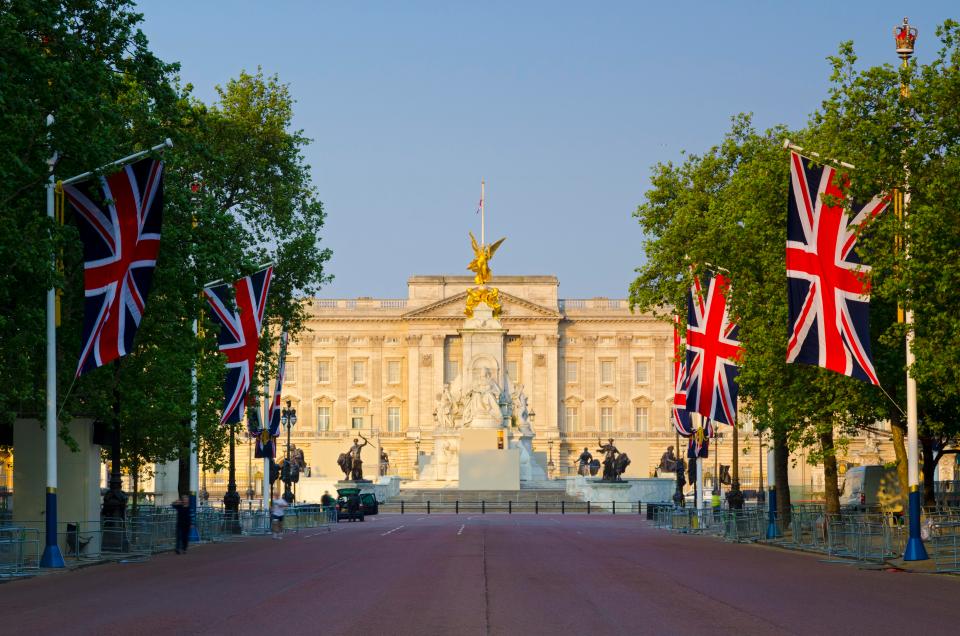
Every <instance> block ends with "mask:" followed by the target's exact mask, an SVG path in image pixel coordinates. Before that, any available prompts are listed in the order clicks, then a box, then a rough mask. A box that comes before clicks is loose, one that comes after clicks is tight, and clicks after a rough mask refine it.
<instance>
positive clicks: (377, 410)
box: [367, 336, 387, 473]
mask: <svg viewBox="0 0 960 636" xmlns="http://www.w3.org/2000/svg"><path fill="white" fill-rule="evenodd" d="M367 341H368V342H369V343H370V398H371V399H370V416H371V419H370V422H371V427H372V428H375V429H376V430H378V431H384V430H386V428H387V422H386V419H385V417H384V414H383V413H384V411H383V336H370V337H369V338H368V339H367ZM377 465H378V466H379V465H380V450H379V448H378V449H377ZM378 473H379V469H378Z"/></svg>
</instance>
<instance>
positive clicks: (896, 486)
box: [840, 466, 903, 512]
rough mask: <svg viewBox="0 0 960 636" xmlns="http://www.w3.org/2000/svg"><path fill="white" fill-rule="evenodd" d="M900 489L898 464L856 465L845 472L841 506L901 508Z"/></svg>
mask: <svg viewBox="0 0 960 636" xmlns="http://www.w3.org/2000/svg"><path fill="white" fill-rule="evenodd" d="M901 492H902V491H901V489H900V480H899V478H898V477H897V469H896V467H889V468H887V467H885V466H853V467H851V468H848V469H847V473H846V474H845V475H844V476H843V483H842V484H841V486H840V507H841V508H848V509H856V510H883V511H884V512H902V511H903V500H902V498H901Z"/></svg>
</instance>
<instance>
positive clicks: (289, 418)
mask: <svg viewBox="0 0 960 636" xmlns="http://www.w3.org/2000/svg"><path fill="white" fill-rule="evenodd" d="M280 423H281V424H283V426H284V427H285V428H286V429H287V456H286V459H284V460H283V463H284V471H283V472H284V475H283V499H284V501H286V502H287V503H292V502H293V492H291V491H290V481H291V477H292V476H293V475H292V474H291V473H292V472H293V470H292V466H291V464H290V431H292V430H293V427H294V426H296V425H297V409H295V408H292V407H291V406H290V400H287V408H285V409H281V410H280Z"/></svg>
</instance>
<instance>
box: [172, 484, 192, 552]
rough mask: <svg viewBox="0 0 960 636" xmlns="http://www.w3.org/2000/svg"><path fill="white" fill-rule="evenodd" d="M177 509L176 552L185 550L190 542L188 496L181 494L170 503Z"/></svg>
mask: <svg viewBox="0 0 960 636" xmlns="http://www.w3.org/2000/svg"><path fill="white" fill-rule="evenodd" d="M171 505H172V507H173V509H174V510H176V511H177V538H176V542H177V554H180V553H181V552H186V551H187V544H188V543H189V542H190V498H189V497H187V496H186V495H183V496H182V497H180V498H179V499H177V500H176V501H175V502H173V504H171Z"/></svg>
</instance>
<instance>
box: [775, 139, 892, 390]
mask: <svg viewBox="0 0 960 636" xmlns="http://www.w3.org/2000/svg"><path fill="white" fill-rule="evenodd" d="M841 179H845V176H838V175H837V171H836V170H835V169H834V168H832V167H830V166H811V165H810V164H809V162H808V161H807V160H806V158H805V157H802V156H800V155H798V154H797V153H795V152H792V153H790V196H789V200H788V206H787V255H786V261H787V291H788V295H789V304H790V333H789V341H788V343H787V362H798V363H803V364H810V365H814V366H819V367H823V368H825V369H830V370H831V371H836V372H837V373H841V374H843V375H849V376H851V377H854V378H857V379H859V380H864V381H866V382H870V383H872V384H877V385H879V384H880V382H879V380H878V379H877V374H876V371H875V370H874V368H873V360H872V355H871V352H870V281H869V274H870V268H869V267H867V266H866V265H864V264H863V263H862V262H861V261H860V257H859V256H858V255H857V252H856V249H854V248H855V246H856V243H857V235H858V232H859V230H860V228H861V226H862V225H863V224H865V223H867V222H869V221H870V219H872V218H873V217H875V216H876V215H878V214H880V213H881V212H882V211H883V210H884V209H885V208H886V207H887V204H888V200H887V198H885V197H875V198H874V199H873V200H872V201H870V202H869V203H867V204H866V205H863V206H854V211H855V216H854V217H853V218H852V219H851V218H850V215H849V214H848V213H847V210H846V209H845V207H844V205H843V202H844V200H845V198H846V197H845V195H844V192H843V190H842V188H841V183H840V181H841Z"/></svg>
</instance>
